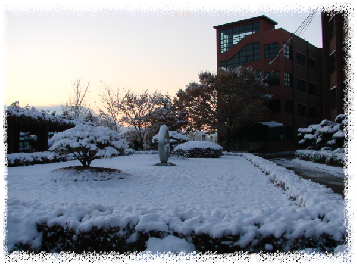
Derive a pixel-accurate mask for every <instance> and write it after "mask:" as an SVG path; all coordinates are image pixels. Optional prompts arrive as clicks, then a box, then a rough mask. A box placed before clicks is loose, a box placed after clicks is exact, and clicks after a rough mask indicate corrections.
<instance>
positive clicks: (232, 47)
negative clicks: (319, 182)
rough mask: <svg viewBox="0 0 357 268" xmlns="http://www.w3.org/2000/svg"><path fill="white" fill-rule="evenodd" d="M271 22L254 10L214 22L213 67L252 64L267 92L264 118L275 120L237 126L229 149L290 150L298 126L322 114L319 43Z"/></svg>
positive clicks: (318, 117) (293, 144) (294, 146)
mask: <svg viewBox="0 0 357 268" xmlns="http://www.w3.org/2000/svg"><path fill="white" fill-rule="evenodd" d="M276 25H277V23H276V22H275V21H273V20H271V19H270V18H268V17H266V16H259V17H254V18H250V19H246V20H241V21H237V22H232V23H227V24H224V25H218V26H214V27H213V28H214V29H215V30H216V36H217V69H218V68H237V67H238V66H247V67H248V66H250V67H252V68H253V69H254V70H255V71H256V72H257V75H259V77H261V79H264V81H265V83H266V84H267V93H268V94H270V95H272V98H271V100H270V103H269V108H270V110H271V114H270V120H269V121H271V122H276V123H277V124H263V125H262V126H261V127H258V128H250V129H248V130H247V129H246V130H239V131H237V134H236V137H235V140H236V143H235V145H234V147H233V148H230V149H232V150H248V151H252V150H263V151H269V152H273V151H283V150H294V149H296V148H297V144H298V140H297V130H298V129H299V128H305V127H307V126H308V125H311V124H318V123H320V122H321V120H322V119H323V118H324V110H323V90H322V86H323V85H322V66H323V64H322V48H317V47H315V46H313V45H312V44H310V43H309V42H307V41H305V40H303V39H301V38H300V37H298V36H296V35H294V34H293V33H290V32H288V31H286V30H284V29H282V28H279V29H275V26H276ZM281 125H282V126H281ZM273 126H279V129H278V128H276V129H275V128H274V127H273ZM262 127H264V128H262ZM253 129H256V131H258V132H262V133H256V131H253ZM264 131H265V132H266V131H267V132H269V131H270V132H271V133H273V132H274V133H275V134H274V135H272V134H269V133H265V132H264ZM263 132H264V133H263ZM279 133H280V134H279Z"/></svg>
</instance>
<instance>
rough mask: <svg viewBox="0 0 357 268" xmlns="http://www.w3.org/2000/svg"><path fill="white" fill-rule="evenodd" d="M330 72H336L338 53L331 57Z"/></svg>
mask: <svg viewBox="0 0 357 268" xmlns="http://www.w3.org/2000/svg"><path fill="white" fill-rule="evenodd" d="M329 59H330V72H331V73H334V72H335V71H336V51H334V52H333V53H332V54H331V55H330V56H329Z"/></svg>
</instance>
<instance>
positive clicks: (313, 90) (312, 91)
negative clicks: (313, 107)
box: [309, 83, 317, 96]
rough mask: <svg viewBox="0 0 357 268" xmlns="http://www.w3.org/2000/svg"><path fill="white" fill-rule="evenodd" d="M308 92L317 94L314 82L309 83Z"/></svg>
mask: <svg viewBox="0 0 357 268" xmlns="http://www.w3.org/2000/svg"><path fill="white" fill-rule="evenodd" d="M309 94H311V95H315V96H316V95H317V87H316V85H314V84H311V83H309Z"/></svg>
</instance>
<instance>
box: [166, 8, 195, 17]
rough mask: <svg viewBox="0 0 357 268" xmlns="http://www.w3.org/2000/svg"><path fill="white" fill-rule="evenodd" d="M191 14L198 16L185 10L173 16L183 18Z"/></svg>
mask: <svg viewBox="0 0 357 268" xmlns="http://www.w3.org/2000/svg"><path fill="white" fill-rule="evenodd" d="M189 16H196V14H195V13H192V12H189V11H186V10H184V11H178V12H176V13H174V14H172V15H171V18H182V17H189Z"/></svg>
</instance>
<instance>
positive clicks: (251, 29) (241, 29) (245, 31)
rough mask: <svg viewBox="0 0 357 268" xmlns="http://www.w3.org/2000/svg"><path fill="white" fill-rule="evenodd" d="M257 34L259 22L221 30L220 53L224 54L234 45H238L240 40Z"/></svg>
mask: <svg viewBox="0 0 357 268" xmlns="http://www.w3.org/2000/svg"><path fill="white" fill-rule="evenodd" d="M259 32H260V23H259V22H256V23H252V24H248V25H243V26H238V27H234V28H230V29H225V30H221V31H220V35H221V37H220V39H221V53H225V52H227V51H228V50H230V49H231V48H232V47H233V46H234V45H236V44H238V42H239V41H240V40H242V39H243V38H244V37H245V36H247V35H251V34H255V33H259Z"/></svg>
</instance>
